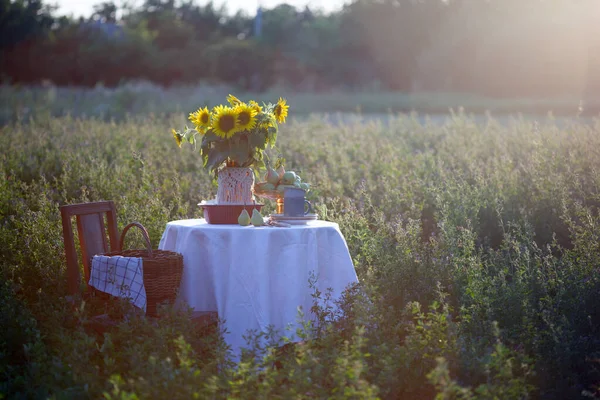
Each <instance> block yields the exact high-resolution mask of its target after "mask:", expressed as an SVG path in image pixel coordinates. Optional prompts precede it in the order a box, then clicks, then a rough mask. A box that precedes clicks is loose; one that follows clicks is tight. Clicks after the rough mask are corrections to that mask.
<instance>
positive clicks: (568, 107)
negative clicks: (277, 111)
mask: <svg viewBox="0 0 600 400" xmlns="http://www.w3.org/2000/svg"><path fill="white" fill-rule="evenodd" d="M229 93H234V94H237V92H236V90H235V89H233V88H232V87H230V86H214V85H197V86H181V87H174V88H170V89H164V88H161V87H159V86H156V85H153V84H150V83H144V82H140V83H131V84H127V85H122V86H119V87H117V88H105V87H103V86H100V85H99V86H97V87H96V88H93V89H82V88H61V87H54V86H39V87H22V88H15V87H11V86H6V85H0V124H3V123H6V122H9V121H15V120H19V119H27V118H29V117H32V116H36V117H39V116H40V115H51V116H65V115H70V116H74V117H86V118H89V117H97V118H101V119H105V120H106V119H123V118H125V117H126V116H131V115H147V114H149V113H152V114H155V115H165V114H167V115H171V114H179V113H186V115H187V113H188V112H189V111H191V110H195V109H196V108H198V107H199V106H205V105H207V106H214V105H216V104H220V103H221V102H222V101H223V99H224V98H225V96H227V94H229ZM280 96H284V97H285V98H286V99H287V100H288V102H289V103H290V104H291V105H292V109H291V110H292V116H293V117H298V118H304V117H306V116H308V115H310V114H315V113H316V114H336V113H342V114H348V113H354V114H362V115H371V114H379V115H381V114H384V115H385V114H390V113H391V114H396V113H399V112H413V111H416V112H418V113H420V114H422V115H425V114H429V115H432V114H448V112H449V110H458V109H461V108H462V109H464V110H465V111H466V112H467V113H469V114H471V113H473V114H481V115H483V114H486V113H488V112H489V113H492V114H493V115H496V116H501V115H516V114H523V115H536V116H546V115H548V114H553V115H555V116H563V117H569V118H570V117H573V116H576V115H580V116H581V115H583V116H586V117H594V116H597V115H598V114H599V113H600V99H596V98H589V96H586V95H584V94H582V95H581V96H580V97H572V98H537V99H536V98H490V97H485V96H480V95H473V94H466V93H465V94H461V93H412V94H410V93H397V92H380V91H370V92H365V91H362V92H355V91H346V92H344V91H335V92H330V93H317V94H315V93H297V92H290V91H288V90H285V89H281V90H278V89H277V88H274V89H272V90H271V91H269V92H266V93H246V94H244V95H241V96H239V97H240V98H241V99H242V100H246V99H256V100H258V101H259V102H260V101H265V102H269V101H276V100H277V98H279V97H280Z"/></svg>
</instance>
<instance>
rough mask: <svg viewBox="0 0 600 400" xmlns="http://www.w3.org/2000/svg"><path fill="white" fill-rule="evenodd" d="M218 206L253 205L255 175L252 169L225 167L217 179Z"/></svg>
mask: <svg viewBox="0 0 600 400" xmlns="http://www.w3.org/2000/svg"><path fill="white" fill-rule="evenodd" d="M217 184H218V185H219V188H218V190H217V204H252V203H253V202H254V196H253V195H252V186H253V185H254V173H253V172H252V169H251V168H240V167H225V168H223V169H221V170H220V171H219V174H218V177H217Z"/></svg>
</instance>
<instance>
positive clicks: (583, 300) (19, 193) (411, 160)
mask: <svg viewBox="0 0 600 400" xmlns="http://www.w3.org/2000/svg"><path fill="white" fill-rule="evenodd" d="M3 90H4V92H2V94H1V96H3V97H2V98H3V100H7V99H8V100H10V103H8V102H3V104H4V105H3V106H2V107H3V108H2V121H3V122H4V123H5V124H4V125H3V126H2V127H1V128H0V147H1V148H2V152H1V153H0V165H1V169H2V172H1V173H2V176H1V177H0V243H2V247H1V250H0V282H2V283H1V284H0V326H2V329H1V330H0V394H2V395H4V397H5V398H56V399H68V398H74V399H81V398H106V399H135V398H172V399H176V398H177V399H179V398H182V399H189V398H201V399H203V398H244V399H266V398H269V399H271V398H274V399H290V398H299V399H302V398H305V399H312V398H331V399H342V398H377V397H378V398H384V399H433V398H438V399H525V398H542V399H575V398H598V397H600V363H599V361H598V360H599V359H600V297H599V296H598V294H599V293H600V270H599V266H600V245H599V243H600V217H599V215H598V206H599V205H600V174H599V171H600V120H594V121H592V122H590V121H589V120H586V121H585V122H584V121H582V120H580V119H578V118H577V117H573V118H572V119H571V120H569V121H567V122H565V123H561V124H560V126H559V125H558V124H557V123H555V122H553V121H552V119H544V120H543V121H542V122H535V121H534V120H531V119H520V118H514V119H511V120H509V121H504V122H503V123H498V121H496V120H494V119H487V120H485V121H484V122H483V123H482V122H481V121H479V122H477V123H475V121H474V120H473V119H471V118H470V117H468V116H466V115H462V114H460V113H458V114H449V115H448V117H447V119H446V120H445V121H444V122H443V123H440V122H436V123H429V124H428V123H424V122H423V120H422V119H420V118H417V117H416V116H414V115H413V116H411V115H408V116H407V115H401V114H393V115H390V116H389V120H388V121H387V122H386V123H385V124H383V123H381V122H379V121H377V120H374V119H373V120H368V121H365V122H360V121H355V122H350V123H336V124H331V123H327V122H324V120H323V119H322V118H319V117H316V116H313V117H309V118H303V119H302V120H298V121H295V122H291V123H288V124H286V125H283V126H282V127H281V129H280V132H279V138H278V148H279V149H280V151H281V154H282V155H283V156H284V157H285V158H286V159H287V164H288V168H289V169H294V170H297V171H302V177H303V180H304V181H308V182H311V183H312V184H313V188H314V190H313V193H312V196H313V199H314V201H315V203H316V204H317V206H318V209H319V214H320V216H322V217H323V218H324V219H327V220H330V221H334V222H337V223H338V224H339V225H340V229H341V231H342V233H343V234H344V236H345V238H346V240H347V243H348V246H349V249H350V253H351V255H352V258H353V260H354V264H355V267H356V271H357V274H358V276H359V280H360V286H359V287H357V288H352V289H351V290H349V291H348V293H347V295H346V296H345V298H344V299H343V300H342V301H341V306H342V307H341V309H342V310H343V313H340V314H336V315H333V314H332V313H331V312H330V311H329V310H328V309H327V308H324V309H320V310H318V323H316V324H315V325H314V326H307V327H306V332H305V333H304V334H305V335H306V336H307V339H310V340H307V341H306V342H305V343H304V344H302V345H299V346H297V347H296V352H287V353H284V354H281V355H278V356H277V360H278V362H279V364H278V365H279V366H280V368H273V364H274V361H275V358H276V356H275V355H274V353H272V352H270V351H268V350H267V349H262V348H257V347H256V346H251V345H249V346H248V347H249V352H248V353H247V355H246V357H244V359H243V361H242V362H241V363H240V364H238V365H234V364H233V363H232V362H231V361H230V360H229V355H228V352H227V349H226V348H224V347H223V342H222V341H221V340H220V338H219V337H218V335H216V336H214V335H213V336H210V335H209V336H203V337H199V336H198V335H196V334H195V333H194V330H193V327H192V326H190V322H189V320H188V319H187V318H186V317H185V316H181V315H179V314H177V313H175V312H174V311H173V310H169V309H165V310H164V312H165V314H166V316H165V318H163V319H162V320H161V322H160V323H159V324H158V325H152V324H151V323H150V322H149V321H147V320H146V319H144V318H133V319H131V320H129V321H128V322H124V323H122V324H121V325H120V326H119V327H118V328H117V329H116V330H115V331H114V332H111V333H110V334H109V335H107V336H105V337H104V338H97V337H94V336H90V335H89V334H87V333H86V332H85V331H84V329H83V328H82V323H83V322H84V321H85V320H86V319H87V318H89V316H90V315H91V314H93V313H94V312H95V311H96V309H95V308H94V307H96V306H97V305H96V304H86V305H85V306H84V307H81V308H80V309H78V310H75V311H73V310H71V308H70V306H69V303H68V302H67V301H66V299H65V295H66V277H65V261H64V249H63V242H62V228H61V221H60V214H59V210H58V207H59V206H60V205H62V204H66V203H77V202H85V201H95V200H101V199H112V200H114V201H115V202H116V203H117V208H118V221H119V228H120V229H122V228H123V227H124V226H125V224H126V223H128V222H131V221H134V220H136V221H140V222H141V223H143V224H144V225H145V226H146V227H147V228H148V230H149V232H150V236H151V239H152V242H153V243H154V244H155V246H156V244H157V243H158V241H159V239H160V236H161V234H162V231H163V229H164V227H165V224H166V223H167V222H168V221H170V220H174V219H181V218H189V217H198V216H199V210H198V208H197V206H196V204H197V203H198V202H199V201H200V200H202V199H207V198H212V197H214V195H215V193H216V188H215V187H214V186H213V185H212V183H211V177H210V176H209V175H208V174H207V173H206V172H205V171H204V170H203V169H202V165H201V160H200V157H199V156H198V154H197V153H194V151H193V150H192V148H191V147H189V146H188V147H185V148H183V149H179V148H178V147H177V145H176V144H175V142H174V140H173V138H172V136H171V134H170V128H171V127H179V126H180V125H181V124H182V123H183V121H184V120H185V117H186V115H185V114H184V112H187V111H190V110H188V108H185V107H188V106H187V105H185V104H183V103H181V104H180V105H179V106H178V105H176V104H175V102H173V103H171V106H172V109H171V110H164V109H162V111H173V112H174V113H173V114H170V115H168V116H159V115H158V114H153V113H151V112H149V113H147V112H145V111H144V107H143V105H140V104H138V103H137V101H140V100H139V98H138V97H131V98H133V100H127V98H126V97H122V98H121V100H120V101H121V102H127V101H128V102H130V103H127V104H129V106H130V107H131V109H127V108H126V107H125V106H122V107H124V108H122V109H117V108H115V107H118V106H115V105H114V104H120V103H113V102H111V101H101V100H99V99H98V98H95V97H92V98H88V97H86V96H85V95H81V98H79V99H77V98H76V97H74V98H73V99H71V100H69V99H70V98H69V97H68V96H66V95H63V94H64V93H63V94H61V93H62V92H58V94H57V92H56V91H60V89H51V90H45V91H31V92H30V93H29V94H23V92H20V93H19V94H15V93H12V94H11V93H9V92H7V90H8V89H3ZM52 90H55V92H54V94H52V93H53V92H52ZM33 93H36V94H33ZM40 93H41V94H40ZM27 96H30V98H28V97H27ZM35 96H38V97H36V98H33V97H35ZM122 96H129V95H122ZM132 96H133V95H132ZM170 96H173V97H167V98H163V100H162V101H163V102H164V103H161V104H167V103H169V102H168V99H171V98H173V99H175V98H179V96H178V95H174V94H171V95H170ZM241 97H243V96H241ZM373 98H375V97H373ZM123 99H125V100H123ZM219 99H222V96H221V95H219ZM8 100H7V101H8ZM289 100H290V101H289V102H290V103H291V106H292V108H291V109H290V113H291V116H292V117H293V116H294V113H295V110H294V107H295V106H297V107H298V109H299V112H301V111H302V110H303V107H304V108H305V109H306V110H307V111H317V112H318V111H323V110H321V109H319V108H317V109H314V108H313V109H309V108H308V106H307V105H306V104H295V103H294V102H295V99H294V98H293V97H292V96H290V99H289ZM322 101H323V103H322V104H325V103H326V102H327V101H330V102H331V103H332V104H333V103H335V101H334V100H327V98H326V97H325V98H324V100H322ZM377 101H378V102H381V104H383V103H387V102H388V101H383V100H381V98H379V97H378V99H377ZM299 103H300V102H299ZM152 104H154V103H152ZM152 104H146V106H148V107H149V110H150V111H156V112H158V111H159V110H161V108H160V107H159V106H158V105H152ZM77 107H81V108H80V109H77ZM94 107H96V108H94ZM136 107H139V109H138V108H136ZM153 107H155V108H153ZM89 110H96V111H92V112H89ZM115 110H116V111H115ZM122 110H127V112H122ZM69 111H74V112H72V113H71V114H73V116H68V115H63V114H67V113H69ZM101 111H102V112H101ZM113 111H115V113H114V114H113ZM177 111H179V112H177ZM379 111H381V110H379ZM129 112H130V113H131V115H129V116H128V115H126V114H128V113H129ZM384 112H385V111H384ZM575 114H576V113H575V112H574V113H573V115H575ZM57 115H58V116H57ZM61 115H62V116H61ZM86 115H87V116H86ZM160 115H162V114H160ZM113 116H114V117H115V118H114V119H113V118H112V117H113ZM272 209H273V205H272V204H269V207H268V208H267V212H268V211H270V210H272ZM138 240H139V238H138ZM136 244H137V245H141V241H140V243H135V242H133V243H132V244H131V245H132V246H134V247H135V245H136ZM321 296H325V294H322V295H321ZM279 344H280V343H279ZM275 345H277V343H275ZM255 356H259V357H255ZM2 395H0V398H2ZM436 395H437V396H438V397H436ZM194 396H197V397H194Z"/></svg>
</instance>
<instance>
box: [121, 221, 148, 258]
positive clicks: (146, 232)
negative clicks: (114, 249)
mask: <svg viewBox="0 0 600 400" xmlns="http://www.w3.org/2000/svg"><path fill="white" fill-rule="evenodd" d="M132 226H137V227H138V228H140V230H141V231H142V236H143V237H144V240H145V241H146V250H148V257H152V244H151V243H150V236H149V235H148V231H147V230H146V228H144V225H142V224H140V223H139V222H132V223H130V224H129V225H127V226H126V227H125V228H123V232H122V233H121V239H120V240H119V249H120V250H123V243H124V242H125V234H126V233H127V231H128V230H129V228H131V227H132Z"/></svg>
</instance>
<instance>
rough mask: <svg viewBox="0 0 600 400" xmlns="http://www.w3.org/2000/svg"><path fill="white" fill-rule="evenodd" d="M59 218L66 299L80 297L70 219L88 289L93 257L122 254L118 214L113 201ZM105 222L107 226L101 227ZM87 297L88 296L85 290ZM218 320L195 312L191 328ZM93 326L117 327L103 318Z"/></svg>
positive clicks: (79, 207) (77, 207)
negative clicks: (110, 252) (65, 268)
mask: <svg viewBox="0 0 600 400" xmlns="http://www.w3.org/2000/svg"><path fill="white" fill-rule="evenodd" d="M60 214H61V218H62V227H63V240H64V244H65V255H66V259H67V282H68V291H69V295H71V296H76V295H78V294H80V293H81V274H80V273H79V262H78V259H77V250H76V247H75V238H74V235H73V228H72V224H71V222H72V218H73V217H76V219H77V232H78V235H79V245H80V248H81V254H82V259H83V260H82V263H83V272H84V278H85V286H84V287H85V288H88V286H87V285H88V282H89V280H90V268H91V260H92V257H93V256H94V255H96V254H104V253H108V252H109V251H119V250H121V249H120V248H119V232H118V231H117V212H116V208H115V204H114V202H113V201H99V202H93V203H81V204H71V205H65V206H61V207H60ZM105 218H106V224H105V223H104V219H105ZM107 233H108V241H107ZM109 244H110V246H109ZM86 293H89V292H88V291H87V290H86ZM98 293H100V292H98ZM109 297H110V296H108V295H106V296H104V298H105V299H108V298H109ZM217 319H218V318H217V313H215V312H212V311H194V312H193V313H192V320H193V322H194V324H195V325H196V326H197V327H198V328H201V329H205V328H206V327H210V326H212V325H215V324H216V321H217ZM96 320H97V321H96ZM92 324H93V325H95V326H93V328H94V329H95V330H96V331H98V330H102V331H105V330H106V328H107V326H108V327H110V326H113V325H116V323H115V322H114V321H110V319H108V318H107V316H106V315H105V314H104V315H101V316H97V317H95V320H94V321H92Z"/></svg>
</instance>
